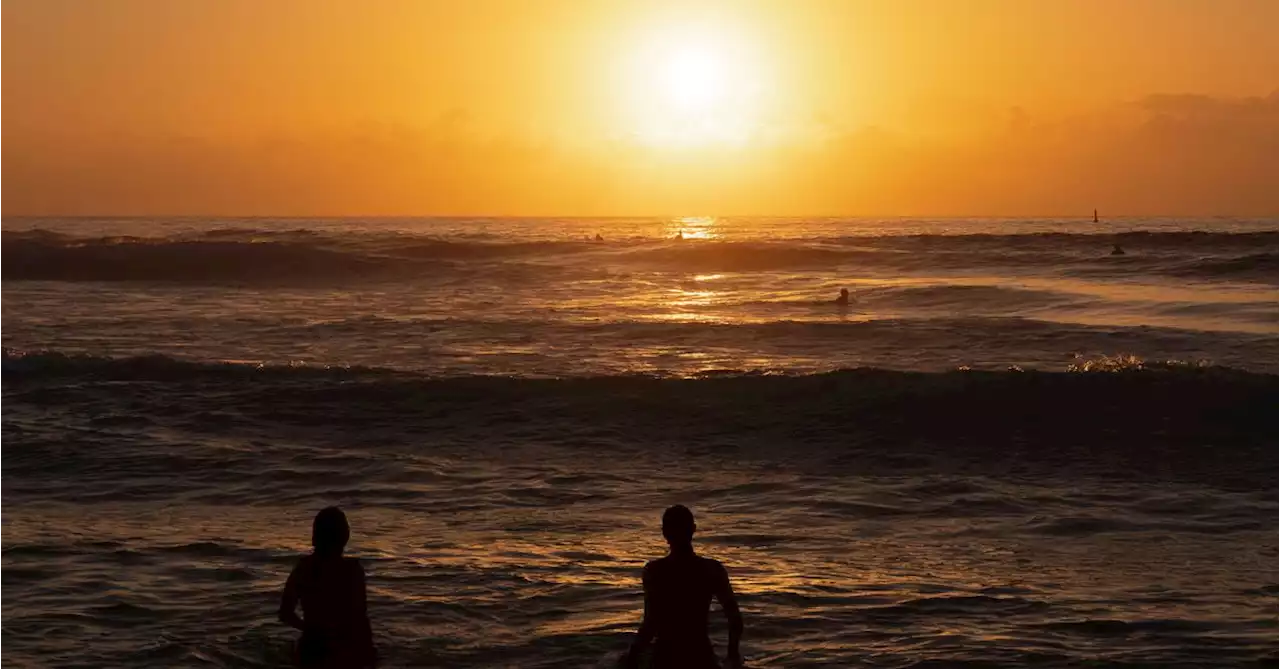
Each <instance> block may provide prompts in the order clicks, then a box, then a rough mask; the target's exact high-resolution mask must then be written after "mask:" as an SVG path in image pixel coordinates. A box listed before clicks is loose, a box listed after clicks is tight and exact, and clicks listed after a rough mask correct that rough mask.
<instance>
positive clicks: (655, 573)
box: [626, 505, 742, 669]
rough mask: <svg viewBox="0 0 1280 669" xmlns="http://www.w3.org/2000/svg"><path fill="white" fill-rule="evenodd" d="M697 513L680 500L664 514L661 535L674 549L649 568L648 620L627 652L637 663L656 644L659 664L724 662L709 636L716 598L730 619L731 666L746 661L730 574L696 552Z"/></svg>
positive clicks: (682, 668)
mask: <svg viewBox="0 0 1280 669" xmlns="http://www.w3.org/2000/svg"><path fill="white" fill-rule="evenodd" d="M695 529H696V525H695V524H694V522H693V512H692V511H690V510H689V509H688V508H687V507H684V506H681V505H676V506H673V507H671V508H670V509H667V511H666V513H663V514H662V536H664V537H666V539H667V544H668V545H670V546H671V553H670V554H668V555H667V556H666V557H664V558H660V559H658V560H654V561H652V562H650V563H649V564H647V565H645V567H644V622H643V623H641V625H640V631H639V632H637V633H636V640H635V642H634V643H632V644H631V651H630V652H629V653H628V654H627V663H626V664H627V666H628V667H635V666H637V665H638V663H639V659H640V654H641V652H642V651H643V650H644V649H645V647H646V646H648V645H649V644H650V643H653V663H652V666H653V667H654V669H713V668H715V667H719V666H720V665H719V664H718V663H717V661H716V655H715V652H714V651H713V650H712V649H711V639H710V637H708V636H707V614H708V612H709V610H710V608H711V598H712V597H715V598H716V599H717V600H719V601H720V606H721V608H723V609H724V615H725V617H726V618H728V619H729V656H728V666H730V667H739V666H741V665H742V654H741V652H740V651H739V649H738V645H739V641H740V640H741V639H742V613H741V612H740V611H739V610H738V600H737V598H735V597H734V595H733V588H732V587H730V585H729V573H728V572H726V571H725V569H724V565H722V564H720V563H719V562H717V561H715V560H712V559H709V558H704V557H698V556H697V555H696V554H694V552H693V532H694V530H695Z"/></svg>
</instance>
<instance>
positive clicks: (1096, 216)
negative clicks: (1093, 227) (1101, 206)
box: [1093, 209, 1098, 223]
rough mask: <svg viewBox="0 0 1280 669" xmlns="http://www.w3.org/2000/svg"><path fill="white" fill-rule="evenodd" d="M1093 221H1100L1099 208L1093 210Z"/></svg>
mask: <svg viewBox="0 0 1280 669" xmlns="http://www.w3.org/2000/svg"><path fill="white" fill-rule="evenodd" d="M1093 222H1094V223H1097V222H1098V210H1097V209H1094V210H1093Z"/></svg>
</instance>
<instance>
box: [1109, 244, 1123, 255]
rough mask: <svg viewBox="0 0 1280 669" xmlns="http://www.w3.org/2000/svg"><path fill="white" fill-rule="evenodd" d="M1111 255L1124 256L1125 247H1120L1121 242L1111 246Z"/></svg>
mask: <svg viewBox="0 0 1280 669" xmlns="http://www.w3.org/2000/svg"><path fill="white" fill-rule="evenodd" d="M1111 255H1113V256H1122V255H1124V249H1122V248H1120V245H1119V244H1113V245H1112V246H1111Z"/></svg>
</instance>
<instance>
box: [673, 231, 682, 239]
mask: <svg viewBox="0 0 1280 669" xmlns="http://www.w3.org/2000/svg"><path fill="white" fill-rule="evenodd" d="M672 239H675V240H678V241H684V230H681V231H680V232H677V233H676V236H675V237H672Z"/></svg>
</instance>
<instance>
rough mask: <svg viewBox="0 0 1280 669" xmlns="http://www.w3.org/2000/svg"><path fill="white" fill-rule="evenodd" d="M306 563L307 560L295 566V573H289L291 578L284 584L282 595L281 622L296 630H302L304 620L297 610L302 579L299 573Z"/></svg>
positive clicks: (300, 561)
mask: <svg viewBox="0 0 1280 669" xmlns="http://www.w3.org/2000/svg"><path fill="white" fill-rule="evenodd" d="M304 561H305V558H304V559H303V560H299V561H298V564H297V565H294V567H293V571H291V572H289V578H288V579H286V580H285V582H284V592H282V593H280V622H282V623H284V624H286V625H288V626H289V627H292V628H294V629H296V630H301V629H302V618H299V617H298V610H297V609H298V581H299V580H300V579H301V576H299V575H298V573H299V572H300V571H302V565H303V562H304Z"/></svg>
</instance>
